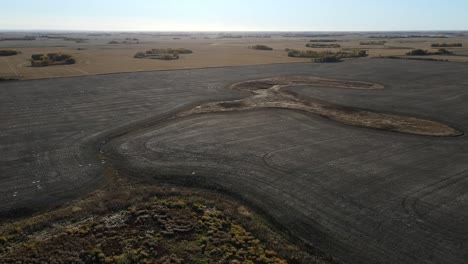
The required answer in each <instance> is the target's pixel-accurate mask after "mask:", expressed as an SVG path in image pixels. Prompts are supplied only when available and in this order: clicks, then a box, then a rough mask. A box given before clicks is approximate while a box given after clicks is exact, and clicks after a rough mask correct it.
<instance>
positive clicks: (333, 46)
mask: <svg viewBox="0 0 468 264" xmlns="http://www.w3.org/2000/svg"><path fill="white" fill-rule="evenodd" d="M305 46H306V47H307V48H319V49H324V48H328V49H330V48H332V49H336V48H340V47H341V45H340V44H321V43H307V44H306V45H305Z"/></svg>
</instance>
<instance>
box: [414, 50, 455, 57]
mask: <svg viewBox="0 0 468 264" xmlns="http://www.w3.org/2000/svg"><path fill="white" fill-rule="evenodd" d="M447 54H452V52H451V51H449V50H447V49H438V50H437V51H436V52H430V51H428V50H423V49H415V50H412V51H409V52H407V53H406V55H408V56H425V55H447Z"/></svg>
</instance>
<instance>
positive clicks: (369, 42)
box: [360, 41, 387, 45]
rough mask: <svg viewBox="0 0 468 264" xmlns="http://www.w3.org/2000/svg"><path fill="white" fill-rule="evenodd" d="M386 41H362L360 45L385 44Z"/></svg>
mask: <svg viewBox="0 0 468 264" xmlns="http://www.w3.org/2000/svg"><path fill="white" fill-rule="evenodd" d="M385 43H387V41H362V42H361V43H360V45H385Z"/></svg>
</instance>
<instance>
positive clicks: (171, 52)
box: [133, 48, 193, 60]
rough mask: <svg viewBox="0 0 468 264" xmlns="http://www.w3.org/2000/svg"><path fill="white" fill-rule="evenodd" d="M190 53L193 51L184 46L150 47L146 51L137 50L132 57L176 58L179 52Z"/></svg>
mask: <svg viewBox="0 0 468 264" xmlns="http://www.w3.org/2000/svg"><path fill="white" fill-rule="evenodd" d="M190 53H193V51H191V50H189V49H184V48H178V49H172V48H167V49H151V50H147V51H146V52H141V51H140V52H137V53H136V54H135V56H133V57H134V58H137V59H142V58H148V59H158V60H177V59H179V54H190Z"/></svg>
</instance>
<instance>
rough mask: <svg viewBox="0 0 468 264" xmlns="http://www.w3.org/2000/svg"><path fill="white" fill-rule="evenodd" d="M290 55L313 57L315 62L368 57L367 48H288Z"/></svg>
mask: <svg viewBox="0 0 468 264" xmlns="http://www.w3.org/2000/svg"><path fill="white" fill-rule="evenodd" d="M287 52H288V56H289V57H295V58H312V59H314V62H339V61H341V59H344V58H358V57H366V56H367V55H368V54H367V51H366V50H353V51H337V52H333V51H329V50H328V51H314V50H294V49H288V50H287Z"/></svg>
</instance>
